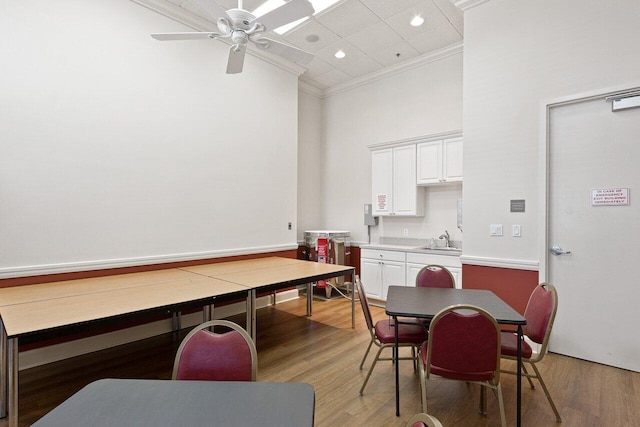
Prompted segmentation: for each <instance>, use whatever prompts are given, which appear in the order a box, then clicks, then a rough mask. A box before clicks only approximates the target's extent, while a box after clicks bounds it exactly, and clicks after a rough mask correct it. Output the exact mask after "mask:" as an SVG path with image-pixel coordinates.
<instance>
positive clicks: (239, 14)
mask: <svg viewBox="0 0 640 427" xmlns="http://www.w3.org/2000/svg"><path fill="white" fill-rule="evenodd" d="M196 3H198V5H199V6H200V7H201V8H202V9H203V10H205V11H206V12H207V13H208V14H209V15H210V16H211V17H212V18H215V22H216V24H217V26H218V29H219V30H220V33H215V32H188V33H158V34H151V37H153V38H154V39H156V40H160V41H170V40H200V39H206V38H212V39H220V40H222V39H229V40H230V41H231V44H232V45H231V48H230V49H229V59H228V60H227V74H237V73H240V72H242V67H243V65H244V56H245V52H246V48H247V44H248V43H249V41H251V42H253V43H254V44H255V45H256V47H258V48H260V49H262V50H265V51H267V52H271V53H273V54H276V55H279V56H282V57H284V58H286V59H288V60H290V61H294V62H298V63H301V64H308V63H309V62H311V60H312V59H313V55H311V54H310V53H308V52H305V51H303V50H300V49H298V48H295V47H293V46H289V45H286V44H284V43H280V42H277V41H275V40H271V39H267V38H265V37H263V35H264V33H266V32H268V31H272V30H275V29H276V28H279V27H282V26H283V25H286V24H289V23H291V22H294V21H297V20H299V19H301V18H304V17H307V16H310V15H313V13H314V9H313V5H312V4H311V3H310V2H309V0H291V1H289V2H287V3H285V4H283V5H282V6H280V7H278V8H276V9H273V10H272V11H270V12H267V13H265V14H264V15H262V16H259V17H255V16H254V15H253V14H251V13H250V12H248V11H246V10H244V9H242V0H239V1H238V8H237V9H229V10H225V9H224V8H223V7H221V6H220V5H218V3H216V2H215V1H214V0H196Z"/></svg>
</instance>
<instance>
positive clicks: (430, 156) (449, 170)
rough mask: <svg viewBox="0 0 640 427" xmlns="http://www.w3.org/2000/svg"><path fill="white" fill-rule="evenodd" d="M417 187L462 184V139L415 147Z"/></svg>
mask: <svg viewBox="0 0 640 427" xmlns="http://www.w3.org/2000/svg"><path fill="white" fill-rule="evenodd" d="M417 160H418V163H417V180H416V183H417V184H418V185H431V184H440V183H445V182H462V138H451V139H445V140H442V141H430V142H423V143H420V144H418V145H417Z"/></svg>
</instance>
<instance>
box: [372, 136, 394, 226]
mask: <svg viewBox="0 0 640 427" xmlns="http://www.w3.org/2000/svg"><path fill="white" fill-rule="evenodd" d="M371 190H372V202H371V203H372V204H373V215H375V216H380V215H390V214H391V213H392V212H393V195H392V192H393V150H392V149H391V148H388V149H383V150H375V151H372V152H371Z"/></svg>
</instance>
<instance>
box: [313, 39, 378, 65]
mask: <svg viewBox="0 0 640 427" xmlns="http://www.w3.org/2000/svg"><path fill="white" fill-rule="evenodd" d="M338 50H342V51H344V53H346V56H345V57H344V58H342V59H338V58H336V57H335V53H336V52H337V51H338ZM316 56H317V57H319V58H320V59H322V60H324V61H326V62H328V63H329V64H331V65H332V66H334V67H339V66H340V65H341V64H342V63H344V62H347V61H350V62H353V61H359V60H361V59H362V58H364V57H365V56H367V55H366V54H365V53H364V52H362V51H361V50H359V49H358V48H356V47H355V46H354V45H352V44H351V43H349V42H348V41H346V40H339V41H337V42H335V43H331V44H330V45H328V46H326V47H324V48H322V49H320V50H318V51H317V52H316Z"/></svg>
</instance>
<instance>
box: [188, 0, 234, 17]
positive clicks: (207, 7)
mask: <svg viewBox="0 0 640 427" xmlns="http://www.w3.org/2000/svg"><path fill="white" fill-rule="evenodd" d="M195 3H196V4H197V5H198V7H200V9H202V10H203V11H205V12H207V13H208V14H209V17H211V18H213V19H214V22H215V21H217V20H218V18H227V19H229V20H230V18H229V15H227V11H226V9H225V8H224V7H222V6H220V5H219V4H218V3H217V2H216V0H195Z"/></svg>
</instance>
